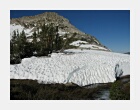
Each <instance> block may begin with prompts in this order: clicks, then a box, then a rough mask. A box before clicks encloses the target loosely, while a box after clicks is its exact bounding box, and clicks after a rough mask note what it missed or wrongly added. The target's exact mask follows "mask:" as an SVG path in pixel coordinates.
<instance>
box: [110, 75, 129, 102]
mask: <svg viewBox="0 0 140 110" xmlns="http://www.w3.org/2000/svg"><path fill="white" fill-rule="evenodd" d="M110 98H111V99H112V100H130V75H128V76H125V77H122V78H121V79H119V80H117V81H115V82H114V83H113V84H112V86H111V88H110Z"/></svg>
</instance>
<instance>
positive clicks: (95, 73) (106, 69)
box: [10, 49, 130, 86]
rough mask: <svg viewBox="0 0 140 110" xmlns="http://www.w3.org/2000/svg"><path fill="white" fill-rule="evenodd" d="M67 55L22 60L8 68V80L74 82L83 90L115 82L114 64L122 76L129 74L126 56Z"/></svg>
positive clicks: (86, 52) (72, 52)
mask: <svg viewBox="0 0 140 110" xmlns="http://www.w3.org/2000/svg"><path fill="white" fill-rule="evenodd" d="M66 51H67V52H70V54H63V53H53V54H52V56H51V57H40V58H37V57H31V58H25V59H23V60H22V63H21V64H16V65H10V78H11V79H33V80H38V82H39V83H45V84H46V83H67V82H73V83H76V84H78V85H80V86H84V85H88V84H94V83H107V82H114V81H115V65H116V64H119V65H120V67H121V68H122V70H123V75H127V74H130V61H129V59H130V58H129V55H127V54H120V53H113V52H106V51H97V50H78V49H77V50H76V49H70V50H66Z"/></svg>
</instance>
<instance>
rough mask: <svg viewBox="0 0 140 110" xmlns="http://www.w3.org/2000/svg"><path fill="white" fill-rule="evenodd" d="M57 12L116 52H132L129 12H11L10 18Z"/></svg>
mask: <svg viewBox="0 0 140 110" xmlns="http://www.w3.org/2000/svg"><path fill="white" fill-rule="evenodd" d="M44 12H56V13H58V14H59V15H61V16H64V17H65V18H67V19H69V21H70V23H71V24H73V25H74V26H75V27H77V28H78V29H79V30H81V31H83V32H85V33H87V34H90V35H92V36H95V37H96V38H97V39H98V40H99V41H100V42H101V43H102V44H103V45H105V46H107V47H108V48H109V49H111V50H112V51H115V52H121V53H124V52H129V51H130V11H129V10H49V11H48V10H11V11H10V18H19V17H22V16H33V15H36V14H41V13H44Z"/></svg>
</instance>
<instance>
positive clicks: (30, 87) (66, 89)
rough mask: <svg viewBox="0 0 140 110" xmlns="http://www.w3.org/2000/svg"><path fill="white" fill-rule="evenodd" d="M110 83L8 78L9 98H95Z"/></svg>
mask: <svg viewBox="0 0 140 110" xmlns="http://www.w3.org/2000/svg"><path fill="white" fill-rule="evenodd" d="M110 86H111V85H110V84H107V85H104V86H99V87H96V88H89V89H88V88H85V87H80V86H78V85H76V84H70V85H64V84H39V83H38V82H37V81H36V80H17V79H11V80H10V99H11V100H96V99H97V98H99V96H100V95H101V92H100V91H102V90H104V89H109V88H110Z"/></svg>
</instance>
